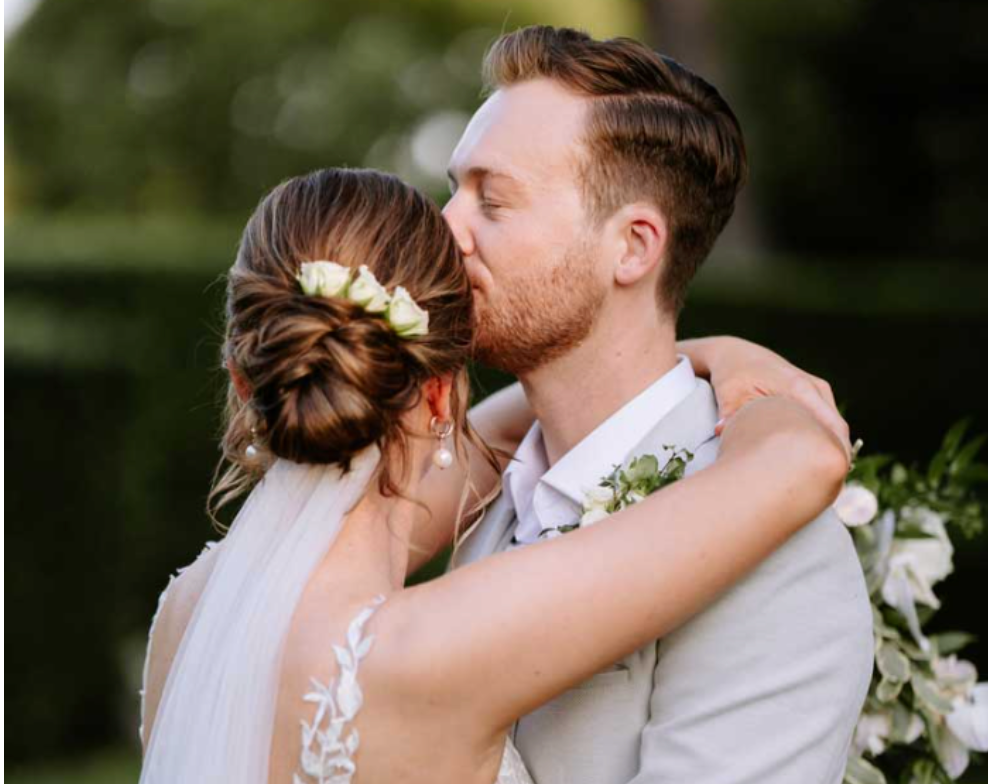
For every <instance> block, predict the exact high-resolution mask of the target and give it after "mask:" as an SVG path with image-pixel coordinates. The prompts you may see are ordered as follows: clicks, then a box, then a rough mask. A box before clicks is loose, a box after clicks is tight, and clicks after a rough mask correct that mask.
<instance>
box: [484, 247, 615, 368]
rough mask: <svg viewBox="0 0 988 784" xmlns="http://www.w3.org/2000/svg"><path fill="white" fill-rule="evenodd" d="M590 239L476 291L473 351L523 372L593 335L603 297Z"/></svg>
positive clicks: (493, 364) (495, 363) (494, 365)
mask: <svg viewBox="0 0 988 784" xmlns="http://www.w3.org/2000/svg"><path fill="white" fill-rule="evenodd" d="M593 267H594V261H593V254H592V249H591V247H590V245H589V243H586V242H574V243H572V244H571V245H570V246H569V247H568V248H567V249H566V251H565V252H564V253H563V254H562V255H561V256H560V257H559V258H558V259H557V260H556V261H555V262H554V263H551V264H546V263H545V262H543V261H542V260H539V261H536V262H534V263H530V264H528V265H526V267H525V271H524V272H522V273H521V274H518V275H516V276H514V277H512V278H510V279H509V281H504V280H503V278H502V279H501V280H500V281H499V282H498V284H497V285H496V286H495V289H494V291H493V292H491V291H486V290H485V291H475V292H474V298H473V302H474V315H475V319H476V323H475V327H474V356H475V358H476V359H477V360H479V361H480V362H481V363H483V364H484V365H487V366H489V367H492V368H496V369H498V370H503V371H506V372H508V373H511V374H513V375H516V376H518V375H524V374H525V373H529V372H531V371H533V370H536V369H537V368H539V367H542V366H543V365H546V364H548V363H550V362H552V361H553V360H555V359H558V358H559V357H561V356H564V355H565V354H567V353H568V352H569V351H570V350H571V349H573V348H575V347H576V346H578V345H579V344H580V343H581V342H583V340H584V339H585V338H586V337H587V335H589V334H590V331H591V329H593V325H594V323H595V322H596V319H597V315H598V313H599V312H600V308H601V305H602V304H603V302H604V294H605V292H604V287H603V286H602V285H601V283H600V281H599V280H598V279H597V278H596V277H594V271H593Z"/></svg>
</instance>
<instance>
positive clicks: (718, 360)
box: [409, 336, 851, 572]
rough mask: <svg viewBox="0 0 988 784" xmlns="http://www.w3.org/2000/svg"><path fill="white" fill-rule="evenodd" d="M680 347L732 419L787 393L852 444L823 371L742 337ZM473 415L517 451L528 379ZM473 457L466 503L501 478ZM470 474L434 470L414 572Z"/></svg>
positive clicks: (447, 538)
mask: <svg viewBox="0 0 988 784" xmlns="http://www.w3.org/2000/svg"><path fill="white" fill-rule="evenodd" d="M676 349H677V351H679V352H680V353H682V354H685V355H686V356H688V357H689V359H690V362H691V363H692V365H693V369H694V370H695V371H696V373H697V375H699V376H702V377H704V378H708V379H710V383H711V384H712V386H713V388H714V392H715V394H716V395H717V402H718V406H719V408H720V413H721V416H722V417H723V418H724V419H725V420H726V419H729V418H730V417H731V416H733V415H734V413H736V412H737V411H738V409H740V408H741V406H743V405H744V404H745V403H747V402H748V401H750V400H752V399H753V398H756V397H761V396H767V395H781V396H784V397H789V398H792V399H793V400H796V401H797V402H799V403H801V404H802V405H804V406H806V408H808V409H809V410H810V411H812V412H813V414H814V416H816V418H817V419H818V420H820V422H822V423H823V424H825V425H826V426H827V427H829V428H830V429H831V431H833V432H834V434H835V435H836V436H837V437H838V438H839V439H840V440H841V441H842V442H843V443H844V448H845V451H848V452H849V451H850V446H851V445H850V439H849V430H848V426H847V423H846V422H845V421H844V419H843V418H842V417H841V415H840V413H839V412H838V411H837V404H836V403H835V402H834V396H833V393H832V392H831V390H830V385H829V384H828V383H827V382H826V381H824V380H823V379H821V378H818V377H816V376H813V375H811V374H809V373H806V372H805V371H802V370H800V369H799V368H797V367H796V366H795V365H793V364H791V363H790V362H788V361H787V360H786V359H784V358H783V357H781V356H779V355H778V354H776V353H775V352H773V351H770V350H769V349H767V348H764V347H763V346H759V345H757V344H755V343H751V342H750V341H747V340H742V339H741V338H735V337H730V336H723V337H707V338H695V339H691V340H681V341H679V342H678V343H677V344H676ZM469 417H470V422H471V424H472V425H473V427H474V429H475V430H476V431H477V432H478V433H479V434H480V435H481V436H482V437H483V438H484V440H485V441H487V443H488V444H490V445H491V446H494V447H497V448H499V449H501V450H503V451H504V452H507V453H508V454H514V452H515V450H516V449H517V448H518V444H519V443H521V440H522V438H524V436H525V433H527V432H528V429H529V428H530V427H531V425H532V421H533V419H534V417H533V414H532V410H531V408H530V407H529V405H528V401H527V400H526V399H525V393H524V391H523V390H522V388H521V384H517V383H516V384H512V385H511V386H509V387H507V388H505V389H502V390H501V391H500V392H496V393H494V394H493V395H491V396H490V397H488V398H486V399H485V400H484V401H482V402H481V403H479V404H478V405H476V406H474V407H473V408H472V409H471V410H470V415H469ZM469 461H470V465H471V469H472V471H473V476H472V478H471V479H472V483H473V490H472V491H471V493H470V497H469V499H468V503H467V507H470V506H472V505H475V503H476V502H477V501H479V500H480V499H481V498H484V497H485V496H487V495H488V494H489V493H490V492H492V490H493V489H494V488H495V487H496V485H497V482H498V479H499V475H498V474H497V473H495V472H494V471H493V470H491V469H490V467H489V466H488V464H487V461H486V460H485V459H484V458H483V456H482V455H481V454H480V453H479V451H477V450H476V449H474V448H473V447H469ZM505 464H506V461H502V464H501V468H502V469H503V468H504V466H505ZM466 481H467V477H466V471H465V470H464V463H463V462H462V461H459V462H458V463H457V464H455V465H454V466H453V467H452V468H450V469H449V470H447V471H443V472H439V471H433V472H432V474H431V475H430V476H429V478H428V479H427V482H426V486H425V488H424V491H423V494H422V498H423V499H424V500H425V502H426V503H427V504H428V506H429V508H430V510H431V512H432V518H431V519H430V520H429V521H428V522H426V523H424V524H423V525H422V526H421V527H420V530H418V531H416V534H415V544H416V546H417V548H418V550H417V551H413V552H412V554H411V556H410V558H411V562H410V569H409V571H410V572H414V571H416V570H417V569H419V568H420V567H421V566H423V565H424V564H425V563H427V562H428V561H429V559H431V558H432V557H433V556H435V554H436V553H438V552H439V551H440V550H442V549H443V548H444V547H446V546H447V545H448V544H449V543H450V542H451V541H452V538H453V529H454V526H455V525H456V521H457V514H458V512H459V508H460V501H461V498H462V497H463V493H464V489H465V487H466Z"/></svg>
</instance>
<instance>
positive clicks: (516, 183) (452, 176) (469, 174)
mask: <svg viewBox="0 0 988 784" xmlns="http://www.w3.org/2000/svg"><path fill="white" fill-rule="evenodd" d="M446 176H447V177H448V178H449V181H450V183H451V184H453V185H458V184H459V183H460V178H458V177H457V176H456V173H455V172H454V171H453V170H452V169H447V170H446ZM463 180H464V181H466V180H474V181H477V182H480V183H483V182H485V181H486V180H500V181H503V182H504V183H505V184H506V185H508V186H512V187H515V188H520V187H521V181H520V180H518V179H517V178H516V177H512V176H511V175H510V174H508V173H507V172H503V171H497V170H496V169H491V168H489V167H487V166H471V167H470V168H469V169H467V170H466V171H465V172H463Z"/></svg>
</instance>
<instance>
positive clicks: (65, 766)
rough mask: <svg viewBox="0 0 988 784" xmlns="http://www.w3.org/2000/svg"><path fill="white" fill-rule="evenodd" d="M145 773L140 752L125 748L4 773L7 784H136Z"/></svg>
mask: <svg viewBox="0 0 988 784" xmlns="http://www.w3.org/2000/svg"><path fill="white" fill-rule="evenodd" d="M140 772H141V755H140V752H139V751H137V749H133V748H128V747H126V746H122V747H120V748H113V749H107V750H105V751H101V752H97V753H95V754H93V755H91V756H88V757H83V758H81V759H78V760H74V761H69V760H62V761H59V762H52V763H41V764H36V765H32V766H31V767H27V768H14V769H5V770H4V780H5V781H6V782H7V784H135V783H136V782H137V779H138V777H139V776H140Z"/></svg>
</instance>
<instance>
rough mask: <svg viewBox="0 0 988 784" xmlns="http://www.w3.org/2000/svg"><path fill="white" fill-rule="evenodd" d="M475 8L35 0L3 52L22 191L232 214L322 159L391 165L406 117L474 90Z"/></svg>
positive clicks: (46, 199)
mask: <svg viewBox="0 0 988 784" xmlns="http://www.w3.org/2000/svg"><path fill="white" fill-rule="evenodd" d="M471 8H472V7H471V6H470V5H469V4H465V3H453V2H452V0H432V1H431V2H428V3H426V2H413V3H407V2H399V0H380V1H379V2H375V3H373V4H367V3H362V2H359V1H358V0H333V2H325V0H295V1H294V2H292V3H290V4H289V3H275V2H259V3H241V2H236V1H235V0H150V1H149V2H134V1H133V0H45V1H44V2H42V3H41V4H40V6H39V7H38V8H37V10H36V11H35V13H34V14H33V15H32V17H31V18H29V19H28V21H27V22H26V23H25V25H24V27H23V28H22V29H21V30H20V31H19V32H18V34H17V35H16V36H15V37H14V39H13V40H12V41H10V42H9V45H8V48H7V53H6V61H5V65H6V73H7V77H6V85H5V86H6V109H7V115H6V130H7V146H8V150H7V152H8V164H9V163H13V164H14V171H15V187H14V196H15V200H16V201H20V202H21V203H22V205H24V206H25V207H27V208H40V209H60V208H66V207H68V208H82V209H85V210H87V211H94V210H95V211H114V212H117V211H126V212H148V211H152V212H154V211H157V212H161V211H165V212H186V211H197V212H207V213H212V214H216V213H230V212H234V213H237V214H240V213H242V211H243V210H244V209H245V208H249V207H250V206H251V205H253V204H254V203H255V202H256V200H257V198H258V197H259V196H260V195H261V194H262V193H263V192H264V191H265V190H267V189H268V188H269V187H271V186H272V185H274V184H275V183H277V182H278V181H279V180H281V179H283V178H285V177H287V176H290V175H293V174H297V173H300V172H303V171H307V170H310V169H313V168H317V167H319V166H326V165H343V164H345V165H351V166H360V165H364V164H366V163H368V162H371V163H379V164H384V165H390V166H391V167H393V168H398V169H401V161H400V160H396V159H397V158H400V157H401V155H402V154H403V151H402V149H401V141H402V139H403V138H404V135H407V132H408V131H409V129H410V128H412V127H414V126H415V125H416V124H417V123H420V122H422V121H424V120H425V119H426V118H427V117H429V116H430V114H434V113H436V112H437V111H440V110H443V109H449V108H454V109H455V108H460V109H470V108H472V107H473V106H475V104H476V103H477V97H478V92H479V84H480V77H479V72H480V59H481V56H482V54H483V50H484V48H485V46H486V45H487V44H488V43H489V42H490V40H492V39H493V37H494V36H495V34H496V32H497V27H498V26H499V25H498V23H497V20H494V19H489V18H485V17H484V16H483V14H484V13H485V12H484V11H483V10H481V11H474V10H471ZM487 13H489V12H487ZM382 140H383V141H382ZM375 143H377V145H378V146H377V148H375Z"/></svg>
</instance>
